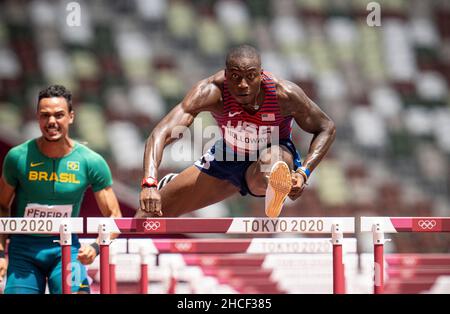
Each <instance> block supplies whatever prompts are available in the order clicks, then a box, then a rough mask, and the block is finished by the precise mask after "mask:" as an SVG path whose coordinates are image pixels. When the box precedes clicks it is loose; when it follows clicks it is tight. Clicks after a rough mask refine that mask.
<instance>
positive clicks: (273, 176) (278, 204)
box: [266, 161, 292, 218]
mask: <svg viewBox="0 0 450 314" xmlns="http://www.w3.org/2000/svg"><path fill="white" fill-rule="evenodd" d="M269 184H270V186H271V187H272V189H273V190H274V192H275V195H274V197H273V199H272V200H271V202H270V204H269V206H268V209H267V210H266V215H267V216H268V217H270V218H276V217H278V216H279V215H280V213H281V209H282V207H283V203H284V200H285V199H286V197H287V196H288V194H289V192H291V188H292V177H291V171H290V170H289V167H288V165H287V164H286V163H285V162H283V161H278V162H277V163H275V165H274V166H273V168H272V172H271V173H270V176H269Z"/></svg>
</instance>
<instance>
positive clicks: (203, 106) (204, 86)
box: [182, 70, 224, 114]
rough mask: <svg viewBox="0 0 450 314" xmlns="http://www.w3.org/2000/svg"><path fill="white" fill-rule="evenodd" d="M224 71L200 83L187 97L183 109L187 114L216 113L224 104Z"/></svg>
mask: <svg viewBox="0 0 450 314" xmlns="http://www.w3.org/2000/svg"><path fill="white" fill-rule="evenodd" d="M223 82H224V71H223V70H222V71H219V72H217V73H215V74H214V75H212V76H210V77H207V78H205V79H203V80H201V81H199V82H198V83H197V84H196V85H195V86H194V87H193V88H192V89H191V90H190V91H189V92H188V93H187V95H186V97H185V98H184V100H183V102H182V107H183V109H184V110H185V111H186V112H189V113H195V114H197V113H199V112H202V111H215V110H217V107H218V106H220V104H221V103H222V88H223Z"/></svg>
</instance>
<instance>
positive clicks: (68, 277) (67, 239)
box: [55, 222, 72, 294]
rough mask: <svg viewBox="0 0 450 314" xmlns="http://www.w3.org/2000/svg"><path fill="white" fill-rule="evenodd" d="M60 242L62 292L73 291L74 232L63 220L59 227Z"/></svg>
mask: <svg viewBox="0 0 450 314" xmlns="http://www.w3.org/2000/svg"><path fill="white" fill-rule="evenodd" d="M59 237H60V238H59V241H58V240H56V241H55V242H59V244H60V245H61V269H62V271H61V273H62V278H61V280H62V293H63V294H71V293H72V265H71V264H72V263H71V262H72V252H71V248H72V232H71V230H70V225H69V224H68V223H66V222H63V223H62V224H61V226H60V227H59Z"/></svg>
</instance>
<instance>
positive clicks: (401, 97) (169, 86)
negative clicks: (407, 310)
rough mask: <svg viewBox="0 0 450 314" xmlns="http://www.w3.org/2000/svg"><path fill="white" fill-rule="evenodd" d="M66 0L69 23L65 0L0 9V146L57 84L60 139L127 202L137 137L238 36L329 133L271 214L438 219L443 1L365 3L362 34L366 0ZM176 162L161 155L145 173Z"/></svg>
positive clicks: (25, 133) (238, 204)
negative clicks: (103, 168) (312, 166)
mask: <svg viewBox="0 0 450 314" xmlns="http://www.w3.org/2000/svg"><path fill="white" fill-rule="evenodd" d="M76 2H77V3H79V4H80V6H81V25H80V26H79V27H70V26H68V25H67V23H66V16H67V14H68V11H67V10H66V7H67V3H69V1H52V0H48V1H45V0H35V1H25V0H19V1H17V0H14V1H12V0H5V1H0V138H1V141H2V142H4V143H7V144H9V145H16V144H18V143H19V142H21V141H23V140H25V139H29V138H32V137H35V136H38V135H39V129H38V127H37V124H36V123H35V120H34V112H35V106H36V99H37V92H38V90H39V89H41V88H43V87H44V86H46V85H47V84H50V83H59V84H64V85H66V86H67V87H69V88H70V89H71V90H72V92H73V94H74V96H75V99H74V106H75V111H76V122H75V126H74V128H73V130H72V132H73V133H72V136H73V137H74V138H76V139H78V140H80V141H82V142H87V144H88V145H89V146H90V147H91V148H92V149H94V150H96V151H98V152H99V153H101V154H102V155H103V156H105V158H107V160H108V162H109V164H110V166H111V168H112V171H113V175H114V178H115V182H117V183H118V184H119V185H120V186H123V187H126V188H127V189H128V190H130V192H126V193H123V194H126V195H127V196H123V197H125V198H128V199H130V202H129V203H132V204H131V205H130V206H131V207H133V206H137V203H138V198H137V195H138V194H137V193H138V190H139V181H140V177H141V173H142V170H141V168H142V155H143V149H144V141H145V139H146V137H147V136H148V135H149V133H150V131H151V130H152V129H153V127H154V126H155V125H156V123H157V122H158V121H159V120H160V119H161V117H163V116H164V115H165V114H166V113H167V112H168V111H169V110H170V109H171V108H172V107H174V106H175V105H176V104H177V103H178V102H179V101H180V100H181V99H182V97H183V95H184V94H185V92H186V91H187V90H188V89H189V88H190V87H191V86H192V85H193V84H194V83H195V82H196V81H198V80H199V79H201V78H203V77H206V76H208V75H210V74H213V73H215V72H216V71H218V70H220V69H221V68H223V65H224V56H225V52H226V50H227V49H228V48H229V47H231V46H233V45H236V44H240V43H250V44H253V45H255V46H256V47H258V48H259V49H260V51H261V54H262V59H263V67H264V68H265V69H266V70H269V71H271V72H273V73H275V74H276V75H278V76H280V77H282V78H285V79H289V80H291V81H293V82H295V83H298V84H299V85H300V86H301V87H302V88H303V89H304V90H305V91H306V93H307V94H308V95H309V96H310V98H312V99H313V100H314V101H315V102H316V103H317V104H318V105H319V106H320V107H321V108H323V110H324V111H325V112H327V113H328V114H329V115H330V116H331V117H332V119H333V120H334V121H335V122H336V125H337V139H336V142H335V143H334V145H333V147H332V149H331V151H330V152H329V154H328V155H327V158H326V159H325V160H324V161H323V162H322V163H321V165H320V166H319V168H318V169H317V170H316V171H315V173H314V174H313V176H312V179H311V183H310V185H309V187H308V188H307V191H306V192H305V193H304V195H303V196H302V197H301V198H300V199H299V200H298V201H296V202H292V201H289V202H288V203H287V206H286V208H285V209H284V212H283V214H284V215H286V216H321V215H326V216H334V215H337V216H361V215H371V216H375V215H385V216H420V215H422V216H449V215H450V206H449V203H450V196H449V195H450V170H449V169H450V168H449V164H450V94H449V83H450V2H448V1H445V0H442V1H440V0H435V1H431V0H430V1H421V0H411V1H407V0H389V1H380V4H381V7H382V19H381V22H382V25H381V26H380V27H369V26H368V25H367V23H366V16H367V14H368V11H367V10H366V5H367V3H368V2H369V1H366V0H348V1H346V0H282V1H276V0H272V1H270V0H248V1H243V0H211V1H210V0H191V1H188V0H184V1H183V0H152V1H145V0H133V1H130V0H108V1H107V0H96V1H81V0H79V1H76ZM201 118H202V124H203V126H205V125H210V124H212V123H213V120H212V118H211V116H209V115H208V114H205V115H201ZM293 138H294V141H295V143H297V145H298V148H299V150H301V153H302V154H303V155H304V154H306V152H307V149H308V145H309V142H310V139H311V136H310V135H308V134H306V133H304V132H303V131H301V130H298V129H296V130H295V132H294V135H293ZM1 153H2V158H3V156H4V153H5V149H4V148H2V151H1ZM201 154H202V152H201V151H194V156H193V157H192V159H191V162H193V161H194V160H195V159H196V158H198V157H200V156H201ZM191 162H189V163H187V164H190V163H191ZM187 164H186V163H178V162H176V161H173V160H171V159H170V156H169V154H166V158H165V160H164V163H163V165H162V168H161V170H160V174H161V176H162V175H164V174H165V173H168V172H177V171H180V170H181V169H182V168H184V167H185V166H186V165H187ZM130 193H131V194H130ZM121 195H122V194H121ZM121 195H119V196H121ZM122 200H123V198H122ZM133 203H134V204H133ZM262 208H263V206H262V201H261V200H259V199H252V198H250V197H247V198H242V197H240V196H236V197H233V198H231V199H230V200H227V201H225V202H223V203H221V204H218V205H215V206H211V207H209V208H208V209H205V210H201V211H198V212H197V213H196V215H206V216H230V215H231V216H263V215H264V211H263V210H262ZM392 238H393V239H394V240H395V242H394V245H395V248H394V250H395V251H396V252H399V253H401V252H418V253H419V252H450V250H449V248H450V245H449V244H450V237H446V236H444V235H442V234H430V235H428V234H421V235H419V236H414V235H411V236H405V235H403V236H401V237H395V236H393V237H392Z"/></svg>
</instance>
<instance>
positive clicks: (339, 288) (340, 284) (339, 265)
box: [331, 224, 345, 294]
mask: <svg viewBox="0 0 450 314" xmlns="http://www.w3.org/2000/svg"><path fill="white" fill-rule="evenodd" d="M331 230H332V231H331V236H332V240H331V242H332V244H333V293H334V294H345V269H344V263H343V254H342V243H343V242H344V241H343V240H344V234H343V233H342V230H341V228H340V226H339V224H333V226H332V229H331Z"/></svg>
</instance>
